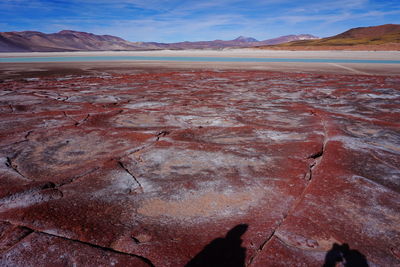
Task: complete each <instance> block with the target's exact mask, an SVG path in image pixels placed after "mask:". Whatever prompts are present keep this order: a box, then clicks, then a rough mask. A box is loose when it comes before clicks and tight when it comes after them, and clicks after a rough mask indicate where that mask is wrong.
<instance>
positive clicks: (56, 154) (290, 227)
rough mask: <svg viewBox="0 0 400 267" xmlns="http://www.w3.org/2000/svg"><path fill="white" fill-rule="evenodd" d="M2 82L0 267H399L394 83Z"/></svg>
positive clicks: (310, 78) (234, 73)
mask: <svg viewBox="0 0 400 267" xmlns="http://www.w3.org/2000/svg"><path fill="white" fill-rule="evenodd" d="M31 75H32V73H31ZM10 77H11V78H7V79H3V80H2V81H1V83H0V86H1V92H0V94H1V95H0V109H1V113H0V114H1V115H0V124H1V127H0V129H1V132H0V140H1V141H0V156H1V165H0V183H1V185H0V221H1V223H0V229H1V236H0V244H1V245H0V253H1V254H0V265H1V266H54V265H57V266H64V265H65V266H70V265H90V266H112V265H115V266H184V265H185V264H187V263H188V262H190V264H189V266H224V265H222V264H221V262H222V261H224V260H226V259H233V261H234V263H232V262H230V264H231V265H227V266H243V265H244V264H245V265H246V266H321V265H322V264H323V263H324V261H325V260H328V261H329V260H330V261H331V262H332V261H334V260H335V259H336V256H337V255H338V254H340V253H339V251H340V250H341V251H342V252H343V251H344V250H343V249H344V248H345V246H340V249H339V248H338V247H339V245H342V244H344V243H346V244H348V246H349V249H350V251H347V252H348V253H347V254H348V255H350V256H348V255H347V254H346V253H345V254H346V255H347V256H348V259H350V260H358V261H359V262H360V261H361V262H362V261H367V262H368V264H370V266H375V265H377V266H399V264H400V250H399V247H400V179H399V177H400V170H399V166H400V148H399V147H400V145H399V144H400V131H399V130H400V119H399V118H400V109H399V107H400V77H399V76H373V75H368V76H366V75H338V74H313V73H308V74H305V73H279V72H267V71H239V70H230V71H228V70H224V71H206V70H193V71H190V70H181V71H173V70H167V69H165V70H158V71H153V72H150V71H149V70H136V71H133V70H131V71H128V72H126V73H122V72H120V73H116V72H113V73H111V72H103V73H99V72H97V73H90V72H85V74H84V75H79V74H77V73H63V74H61V72H60V73H59V74H57V73H52V74H51V75H42V76H41V77H39V78H32V77H30V78H23V77H21V76H10ZM335 243H336V244H339V245H338V246H336V247H337V249H336V251H335V250H332V247H333V246H334V244H335ZM335 253H336V254H335ZM343 253H344V252H343ZM332 257H333V258H332ZM210 259H211V260H212V261H213V262H211V263H210V262H207V261H208V260H210ZM332 259H333V260H332ZM228 262H229V260H228ZM212 264H214V265H212Z"/></svg>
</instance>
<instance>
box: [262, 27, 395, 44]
mask: <svg viewBox="0 0 400 267" xmlns="http://www.w3.org/2000/svg"><path fill="white" fill-rule="evenodd" d="M328 47H329V49H335V48H338V49H344V48H346V49H351V48H356V49H357V50H358V49H361V50H363V49H362V48H365V49H377V50H380V49H379V48H384V49H383V50H400V25H399V24H385V25H379V26H371V27H359V28H353V29H350V30H348V31H345V32H343V33H340V34H338V35H335V36H332V37H327V38H321V39H318V40H297V41H292V42H287V43H281V44H279V45H276V46H269V45H267V46H261V47H260V48H265V49H270V48H272V49H275V48H282V49H298V48H306V49H327V48H328Z"/></svg>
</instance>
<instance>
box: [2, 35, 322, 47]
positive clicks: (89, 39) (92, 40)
mask: <svg viewBox="0 0 400 267" xmlns="http://www.w3.org/2000/svg"><path fill="white" fill-rule="evenodd" d="M301 38H306V39H307V38H308V39H316V38H318V37H315V36H313V35H310V34H300V35H286V36H280V37H277V38H273V39H267V40H263V41H258V40H257V39H255V38H253V37H244V36H239V37H237V38H236V39H233V40H226V41H224V40H214V41H197V42H188V41H185V42H177V43H157V42H130V41H126V40H124V39H122V38H120V37H117V36H112V35H96V34H93V33H88V32H80V31H73V30H62V31H59V32H57V33H49V34H46V33H42V32H39V31H21V32H0V52H60V51H108V50H112V51H121V50H123V51H135V50H161V49H175V50H182V49H224V48H240V47H254V46H260V45H270V44H277V43H284V42H289V41H293V40H299V39H301Z"/></svg>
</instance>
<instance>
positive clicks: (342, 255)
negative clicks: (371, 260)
mask: <svg viewBox="0 0 400 267" xmlns="http://www.w3.org/2000/svg"><path fill="white" fill-rule="evenodd" d="M339 263H341V264H342V265H343V266H346V267H368V266H369V265H368V261H367V258H366V257H365V256H364V255H363V254H362V253H361V252H359V251H358V250H355V249H350V247H349V245H348V244H346V243H344V244H343V245H339V244H337V243H334V244H333V245H332V248H331V249H330V250H329V251H328V252H327V253H326V256H325V262H324V265H323V267H335V266H337V264H339Z"/></svg>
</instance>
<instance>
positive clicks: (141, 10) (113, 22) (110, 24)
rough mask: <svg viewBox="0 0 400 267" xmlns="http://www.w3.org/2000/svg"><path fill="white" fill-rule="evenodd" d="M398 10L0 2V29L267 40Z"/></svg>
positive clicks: (232, 0)
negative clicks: (250, 37)
mask: <svg viewBox="0 0 400 267" xmlns="http://www.w3.org/2000/svg"><path fill="white" fill-rule="evenodd" d="M399 10H400V3H399V2H398V1H394V0H387V1H385V4H383V2H382V1H379V0H337V1H329V2H324V3H322V4H321V2H320V1H317V0H305V1H296V2H294V1H291V0H260V1H247V0H246V1H245V0H219V1H215V0H204V1H198V0H146V1H142V0H114V1H108V0H70V1H50V0H29V1H28V0H1V1H0V26H1V28H2V29H3V30H4V31H6V30H15V29H19V30H28V29H31V30H41V31H46V32H51V31H52V32H54V31H58V30H61V29H63V28H68V29H75V30H82V31H89V32H94V33H99V34H113V35H118V36H121V37H123V38H125V39H128V40H131V41H163V42H173V41H184V40H209V39H231V38H235V37H236V36H238V35H248V36H253V37H255V38H258V39H267V38H272V37H276V36H279V35H284V34H292V33H312V34H316V35H320V36H324V35H325V36H326V35H329V34H333V33H339V32H340V31H342V30H346V29H348V28H351V27H356V26H366V25H376V24H384V23H399V16H398V14H399Z"/></svg>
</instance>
